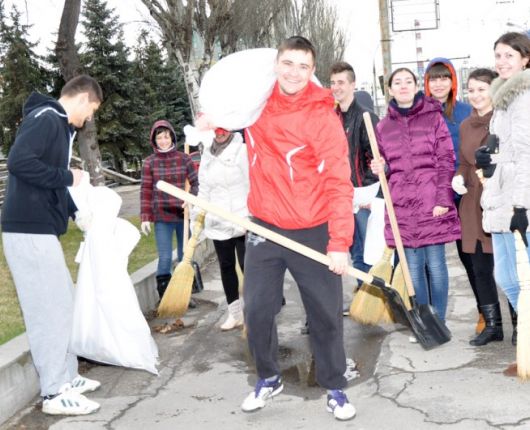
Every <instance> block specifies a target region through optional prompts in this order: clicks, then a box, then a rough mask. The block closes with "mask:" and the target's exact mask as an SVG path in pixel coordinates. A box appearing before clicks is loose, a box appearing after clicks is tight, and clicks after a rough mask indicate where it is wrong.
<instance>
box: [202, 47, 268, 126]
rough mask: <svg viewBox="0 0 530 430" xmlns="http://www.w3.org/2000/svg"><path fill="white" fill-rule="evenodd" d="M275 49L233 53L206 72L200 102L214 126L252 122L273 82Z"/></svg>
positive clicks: (255, 118) (247, 124) (261, 107)
mask: <svg viewBox="0 0 530 430" xmlns="http://www.w3.org/2000/svg"><path fill="white" fill-rule="evenodd" d="M277 52H278V51H277V50H276V49H272V48H258V49H247V50H244V51H239V52H235V53H234V54H230V55H227V56H226V57H223V58H221V60H219V61H218V62H217V63H215V64H214V65H213V66H212V67H211V68H210V70H208V71H207V72H206V74H205V75H204V78H203V79H202V82H201V86H200V90H199V104H200V109H201V112H203V113H204V114H205V115H207V116H208V119H209V121H210V122H211V123H212V124H213V125H214V126H215V127H222V128H225V129H227V130H240V129H242V128H245V127H249V126H250V125H252V124H254V122H255V121H256V120H257V119H258V117H259V116H260V114H261V111H262V110H263V108H264V106H265V103H266V101H267V99H268V98H269V96H270V95H271V92H272V89H273V87H274V83H275V82H276V73H275V72H274V65H275V61H276V54H277Z"/></svg>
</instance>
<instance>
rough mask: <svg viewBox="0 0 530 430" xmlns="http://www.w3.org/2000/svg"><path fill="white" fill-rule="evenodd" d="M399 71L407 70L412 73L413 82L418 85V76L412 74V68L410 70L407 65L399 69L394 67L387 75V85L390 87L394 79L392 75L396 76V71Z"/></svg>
mask: <svg viewBox="0 0 530 430" xmlns="http://www.w3.org/2000/svg"><path fill="white" fill-rule="evenodd" d="M399 72H408V73H410V74H411V75H412V79H414V83H415V84H416V85H418V78H417V77H416V75H415V74H414V72H413V71H412V70H410V69H409V68H408V67H400V68H399V69H396V70H394V71H393V72H392V73H391V74H390V76H389V77H388V86H389V87H391V86H392V81H393V80H394V76H396V74H397V73H399Z"/></svg>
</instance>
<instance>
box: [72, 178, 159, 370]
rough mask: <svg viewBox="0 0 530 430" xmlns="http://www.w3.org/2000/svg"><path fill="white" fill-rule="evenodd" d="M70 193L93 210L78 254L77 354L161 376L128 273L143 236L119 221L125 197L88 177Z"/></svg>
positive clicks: (74, 331)
mask: <svg viewBox="0 0 530 430" xmlns="http://www.w3.org/2000/svg"><path fill="white" fill-rule="evenodd" d="M69 190H70V194H71V195H72V198H73V200H74V202H75V204H76V206H77V207H78V209H79V210H80V211H87V210H89V211H91V212H92V222H91V224H90V227H89V228H88V230H87V231H86V232H85V241H84V246H83V249H82V251H81V252H82V254H81V255H80V261H81V264H80V266H79V272H78V277H77V285H76V292H75V303H74V323H73V329H72V336H71V339H70V351H71V352H72V353H73V354H76V355H79V356H82V357H85V358H88V359H91V360H94V361H98V362H101V363H107V364H113V365H118V366H124V367H131V368H135V369H144V370H147V371H148V372H151V373H154V374H158V370H157V369H156V364H157V361H158V350H157V346H156V344H155V342H154V340H153V338H152V336H151V330H150V328H149V326H148V324H147V322H146V320H145V318H144V316H143V314H142V311H141V309H140V305H139V303H138V298H137V297H136V292H135V290H134V286H133V284H132V282H131V279H130V277H129V274H128V273H127V262H128V258H129V254H130V253H131V251H132V250H133V249H134V247H135V246H136V244H137V243H138V240H139V239H140V233H139V232H138V229H137V228H136V227H134V226H133V225H132V224H131V223H130V222H128V221H126V220H123V219H120V218H118V212H119V209H120V206H121V197H120V196H119V195H118V194H117V193H116V192H114V191H113V190H111V189H109V188H107V187H93V186H91V185H90V183H89V182H88V178H84V180H83V182H82V184H81V185H80V186H78V187H71V188H70V189H69Z"/></svg>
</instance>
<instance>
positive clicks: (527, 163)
mask: <svg viewBox="0 0 530 430" xmlns="http://www.w3.org/2000/svg"><path fill="white" fill-rule="evenodd" d="M491 93H492V99H493V106H494V113H493V116H492V118H491V123H490V133H493V134H496V135H497V136H498V138H499V154H496V155H493V156H492V162H493V163H496V164H497V167H496V168H495V173H494V174H493V176H492V177H491V178H489V179H487V180H486V182H485V184H484V191H483V193H482V197H481V205H482V208H483V209H484V212H483V217H482V225H483V228H484V231H486V232H493V233H501V232H509V231H510V221H511V219H512V216H513V208H514V206H520V207H524V208H527V209H528V208H530V69H526V70H524V71H523V72H520V73H517V74H516V75H515V76H512V77H511V78H510V79H507V80H504V79H500V78H497V79H495V81H493V82H492V85H491Z"/></svg>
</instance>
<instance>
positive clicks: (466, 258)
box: [456, 239, 482, 304]
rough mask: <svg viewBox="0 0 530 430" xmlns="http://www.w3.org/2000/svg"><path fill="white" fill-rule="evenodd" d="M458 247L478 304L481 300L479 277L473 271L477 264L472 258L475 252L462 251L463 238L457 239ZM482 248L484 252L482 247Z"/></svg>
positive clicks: (459, 255)
mask: <svg viewBox="0 0 530 430" xmlns="http://www.w3.org/2000/svg"><path fill="white" fill-rule="evenodd" d="M479 243H480V242H479ZM456 249H457V251H458V257H460V261H461V262H462V265H463V266H464V269H465V270H466V274H467V279H468V280H469V283H470V284H471V289H472V290H473V294H474V295H475V299H476V301H477V304H478V303H480V300H479V298H478V292H477V282H476V280H477V277H476V276H475V273H474V271H473V269H474V267H475V265H474V264H473V260H472V258H471V256H472V255H473V254H468V253H467V252H464V251H462V240H461V239H457V240H456ZM480 249H481V252H482V247H481V248H480Z"/></svg>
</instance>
